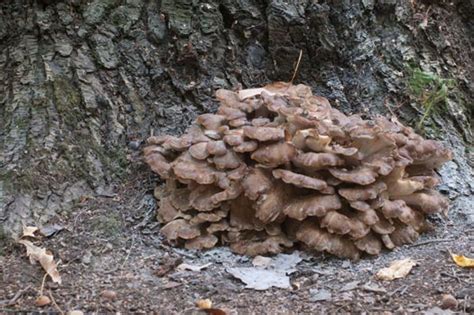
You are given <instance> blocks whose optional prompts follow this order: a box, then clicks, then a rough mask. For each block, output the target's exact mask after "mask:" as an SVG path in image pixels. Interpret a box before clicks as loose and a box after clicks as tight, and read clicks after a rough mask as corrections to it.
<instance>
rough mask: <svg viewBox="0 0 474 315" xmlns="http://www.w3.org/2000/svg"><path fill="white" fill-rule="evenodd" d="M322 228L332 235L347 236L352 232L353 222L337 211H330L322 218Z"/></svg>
mask: <svg viewBox="0 0 474 315" xmlns="http://www.w3.org/2000/svg"><path fill="white" fill-rule="evenodd" d="M321 227H323V228H326V229H327V230H328V231H329V232H330V233H336V234H341V235H342V234H347V233H349V232H350V231H351V220H350V219H349V218H348V217H346V216H345V215H343V214H341V213H339V212H337V211H329V212H328V213H327V214H326V215H325V216H324V217H323V218H322V220H321Z"/></svg>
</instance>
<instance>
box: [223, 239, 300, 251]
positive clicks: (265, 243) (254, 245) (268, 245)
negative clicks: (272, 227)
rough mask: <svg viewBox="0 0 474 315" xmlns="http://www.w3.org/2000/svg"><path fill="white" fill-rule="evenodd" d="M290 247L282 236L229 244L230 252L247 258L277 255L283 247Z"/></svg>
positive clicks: (289, 243)
mask: <svg viewBox="0 0 474 315" xmlns="http://www.w3.org/2000/svg"><path fill="white" fill-rule="evenodd" d="M291 246H293V242H292V241H290V240H289V239H288V238H286V237H285V236H283V235H278V236H267V237H266V238H265V239H264V240H242V241H237V242H235V243H231V244H230V248H231V249H232V251H234V252H236V253H237V254H240V255H248V256H257V255H263V254H279V253H281V252H282V251H283V249H284V247H291Z"/></svg>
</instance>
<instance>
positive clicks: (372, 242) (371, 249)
mask: <svg viewBox="0 0 474 315" xmlns="http://www.w3.org/2000/svg"><path fill="white" fill-rule="evenodd" d="M354 244H355V246H356V247H357V248H358V249H360V250H361V251H364V252H366V253H368V254H370V255H378V254H379V253H380V251H381V250H382V242H381V241H380V240H379V239H378V238H377V237H376V236H375V235H374V234H373V233H369V234H367V235H366V236H364V237H363V238H361V239H358V240H357V241H355V242H354Z"/></svg>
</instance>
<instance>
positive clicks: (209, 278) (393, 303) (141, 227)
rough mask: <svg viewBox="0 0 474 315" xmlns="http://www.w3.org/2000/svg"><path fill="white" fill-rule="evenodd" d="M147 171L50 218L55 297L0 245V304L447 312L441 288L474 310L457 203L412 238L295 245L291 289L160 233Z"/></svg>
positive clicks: (468, 243)
mask: <svg viewBox="0 0 474 315" xmlns="http://www.w3.org/2000/svg"><path fill="white" fill-rule="evenodd" d="M142 174H143V173H142ZM155 180H156V179H155V178H136V179H135V180H134V181H132V183H131V184H130V185H128V186H126V187H121V188H120V189H118V190H117V191H118V193H117V195H116V196H110V197H96V198H94V197H87V196H85V197H84V198H83V200H82V202H81V203H79V204H77V205H76V206H75V207H74V209H73V210H72V211H70V212H69V213H68V214H65V215H63V216H58V217H56V218H55V220H54V221H52V222H51V223H55V224H57V225H60V226H62V227H64V230H62V231H60V232H58V233H57V234H55V235H53V236H51V237H49V238H44V239H42V240H39V241H37V244H38V245H40V246H42V247H45V248H47V249H49V250H51V251H52V252H53V253H54V255H55V259H56V260H57V261H58V262H59V268H58V269H59V272H60V274H61V276H62V284H61V285H57V284H55V283H53V282H51V281H49V280H47V281H46V283H45V286H44V291H43V292H44V293H43V294H45V295H48V296H49V295H51V296H52V297H53V299H54V301H55V303H56V305H54V303H52V304H51V305H48V306H46V307H42V308H39V307H36V306H35V303H34V302H35V299H36V298H37V296H38V295H39V294H40V293H39V292H40V289H41V283H42V278H43V275H44V273H43V271H42V269H41V267H40V266H39V265H31V264H30V263H29V260H28V258H27V257H26V254H25V249H24V247H23V246H22V245H19V244H14V243H9V244H7V245H6V246H4V248H3V250H2V254H1V255H0V280H1V281H2V285H0V313H2V314H8V313H17V312H20V311H21V312H43V313H60V312H65V313H66V312H68V311H72V310H80V311H82V312H84V313H101V314H103V313H113V312H121V313H150V312H152V313H161V314H173V313H176V314H183V313H194V312H198V311H197V308H196V307H195V303H196V301H197V300H199V299H206V298H209V299H211V301H212V302H213V306H214V307H216V308H219V309H222V310H225V311H226V312H227V313H228V314H249V313H252V314H280V313H281V314H283V313H284V314H288V313H313V314H314V313H347V312H350V313H370V314H373V313H384V312H385V313H384V314H390V313H397V314H404V313H420V312H422V311H424V312H426V314H449V313H450V312H451V311H450V310H444V311H443V310H442V309H441V308H440V306H441V302H442V296H443V294H452V295H453V296H455V297H456V299H457V301H458V305H457V307H453V308H452V311H455V312H458V313H465V314H468V313H473V312H474V273H473V270H472V269H463V268H460V267H457V266H456V265H455V264H454V263H453V261H452V260H451V259H450V256H449V252H448V251H451V252H456V253H462V254H464V255H467V256H469V255H470V256H473V255H474V246H473V243H474V228H473V226H472V224H470V223H467V222H469V221H468V220H464V219H463V218H464V214H463V210H462V209H461V208H462V206H461V205H462V203H461V205H460V204H459V203H458V202H454V204H453V206H452V208H454V209H452V210H451V214H450V218H449V219H448V220H442V219H441V218H434V219H433V222H434V223H435V226H436V229H435V230H434V231H433V232H430V233H428V234H426V235H424V236H423V237H422V238H420V239H419V240H418V242H417V243H416V244H413V245H410V246H404V247H402V248H400V249H397V250H395V251H393V252H384V253H383V254H382V255H380V256H378V257H365V258H363V259H361V260H360V261H358V262H351V261H347V260H341V259H337V258H333V257H327V256H322V255H320V256H311V255H308V254H305V253H302V254H301V255H302V257H303V261H302V262H300V263H299V264H298V265H297V267H296V269H297V270H296V272H294V273H292V274H291V276H290V279H291V286H292V288H291V289H276V288H271V289H268V290H264V291H255V290H251V289H246V288H245V285H244V284H243V283H242V282H241V281H240V280H237V279H235V278H234V277H232V276H231V275H230V274H229V273H228V272H227V271H226V268H229V267H242V266H252V264H251V259H249V258H248V257H243V256H238V255H234V254H232V253H231V252H230V251H229V250H228V249H226V248H217V249H214V250H211V251H208V252H193V251H188V250H183V249H178V248H173V247H170V246H168V245H167V244H166V243H165V242H163V239H162V238H161V237H160V235H159V233H158V231H159V224H158V223H157V222H156V221H155V218H154V213H155V207H156V205H155V201H154V199H153V196H152V195H151V191H152V189H153V187H154V183H155ZM137 191H141V193H140V194H137V193H136V192H137ZM468 211H469V210H468ZM406 257H411V258H413V259H416V260H417V262H418V265H417V266H415V267H414V268H413V269H412V271H411V273H410V274H409V275H408V276H407V277H406V278H402V279H397V280H394V281H392V282H381V281H378V280H376V279H375V277H374V274H375V273H376V272H377V271H378V270H379V269H380V268H383V267H385V266H388V265H389V263H390V262H391V261H393V260H397V259H400V258H406ZM183 262H185V263H188V264H192V265H196V266H202V265H205V264H209V263H210V264H209V265H208V267H207V268H205V269H203V270H201V271H179V270H177V269H176V266H177V265H179V264H180V263H183ZM104 290H111V291H114V292H115V294H116V297H115V298H112V299H110V298H107V297H104V293H103V291H104ZM106 295H107V294H106ZM443 312H444V313H443Z"/></svg>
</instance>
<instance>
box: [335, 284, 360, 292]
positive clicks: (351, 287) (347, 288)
mask: <svg viewBox="0 0 474 315" xmlns="http://www.w3.org/2000/svg"><path fill="white" fill-rule="evenodd" d="M358 286H359V281H352V282H348V283H346V284H345V285H344V286H343V287H342V288H341V290H339V291H340V292H344V291H351V290H354V289H355V288H357V287H358Z"/></svg>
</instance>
